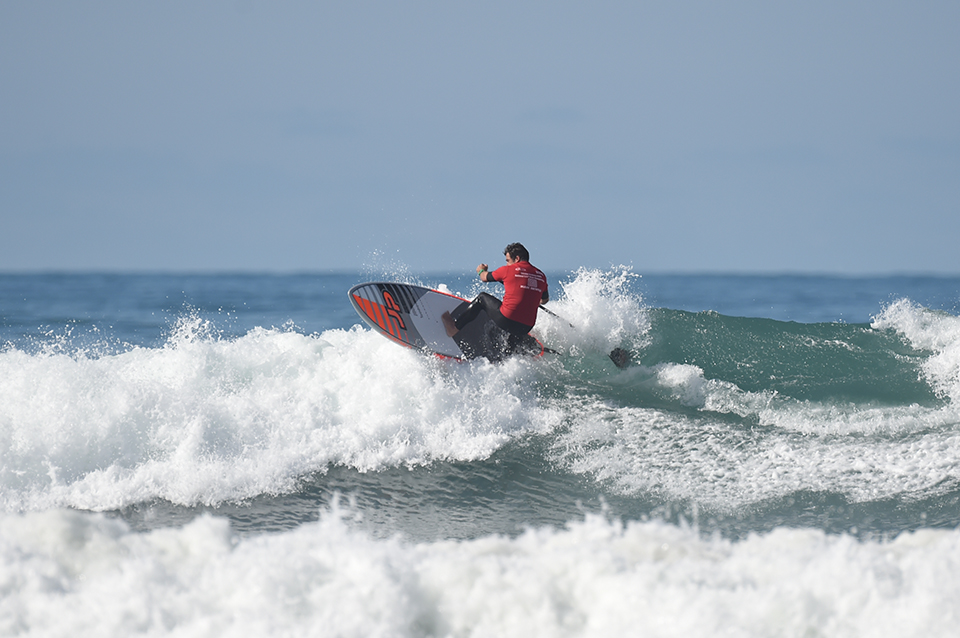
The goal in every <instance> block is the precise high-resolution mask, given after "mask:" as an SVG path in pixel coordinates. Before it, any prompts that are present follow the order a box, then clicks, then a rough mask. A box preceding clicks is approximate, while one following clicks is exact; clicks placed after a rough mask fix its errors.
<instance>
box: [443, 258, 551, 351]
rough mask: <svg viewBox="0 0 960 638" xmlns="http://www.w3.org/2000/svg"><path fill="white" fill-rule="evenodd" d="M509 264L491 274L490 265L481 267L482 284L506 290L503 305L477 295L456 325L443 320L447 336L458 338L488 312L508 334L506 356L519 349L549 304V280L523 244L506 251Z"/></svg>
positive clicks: (493, 298) (447, 315)
mask: <svg viewBox="0 0 960 638" xmlns="http://www.w3.org/2000/svg"><path fill="white" fill-rule="evenodd" d="M503 254H504V257H505V258H506V262H507V264H506V265H505V266H501V267H500V268H497V269H496V270H494V271H493V272H490V271H489V270H488V268H487V265H486V264H480V265H479V266H477V275H478V276H479V277H480V280H481V281H485V282H493V281H499V282H500V283H502V284H503V286H504V293H503V301H502V302H501V301H500V300H499V299H497V298H496V297H494V296H493V295H490V294H487V293H485V292H482V293H480V294H479V295H477V298H476V299H474V300H473V302H471V303H470V305H469V306H468V307H467V309H466V310H465V311H464V312H463V313H462V314H461V315H460V316H459V317H457V319H456V320H455V321H454V320H453V318H452V317H451V316H450V315H449V313H445V314H444V316H443V323H444V326H445V327H446V331H447V334H448V335H449V336H450V337H454V336H455V335H456V334H457V332H459V331H460V330H461V329H463V327H464V326H465V325H467V324H468V323H470V322H471V321H473V320H474V319H476V317H477V315H478V314H480V311H481V310H485V311H486V312H487V315H488V316H489V317H490V319H491V320H493V322H494V323H495V324H496V325H497V326H498V327H499V328H500V329H502V330H503V331H504V332H505V333H506V336H507V338H506V344H505V347H504V354H510V353H511V352H513V351H515V350H516V349H517V346H519V345H520V343H521V342H522V340H523V338H524V337H525V336H526V335H527V333H529V332H530V330H532V329H533V326H534V324H536V322H537V310H539V308H540V304H542V303H547V302H548V301H549V300H550V295H549V293H548V291H547V277H546V275H544V274H543V273H542V272H541V271H540V270H539V269H538V268H536V267H534V266H533V265H532V264H531V263H530V253H529V252H527V249H526V248H524V246H523V244H519V243H514V244H510V245H508V246H507V247H506V248H505V249H504V250H503Z"/></svg>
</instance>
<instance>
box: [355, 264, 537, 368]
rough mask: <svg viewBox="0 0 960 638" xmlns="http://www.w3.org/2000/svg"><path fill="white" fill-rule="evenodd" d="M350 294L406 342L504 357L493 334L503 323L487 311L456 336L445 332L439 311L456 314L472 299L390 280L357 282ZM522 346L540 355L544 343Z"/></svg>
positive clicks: (369, 317)
mask: <svg viewBox="0 0 960 638" xmlns="http://www.w3.org/2000/svg"><path fill="white" fill-rule="evenodd" d="M347 295H348V296H349V298H350V303H352V304H353V307H354V309H355V310H356V311H357V313H358V314H359V315H360V317H361V318H362V319H363V320H364V321H365V322H366V323H367V325H368V326H370V327H371V328H372V329H373V330H374V331H376V332H379V333H380V334H382V335H383V336H385V337H386V338H388V339H390V340H391V341H394V342H395V343H398V344H400V345H402V346H405V347H408V348H413V349H416V350H423V351H426V352H430V353H433V354H436V355H439V356H442V357H451V358H454V359H472V358H475V357H477V356H485V357H487V358H488V359H491V360H499V359H500V358H502V355H498V354H497V353H496V352H495V349H494V348H493V347H492V346H491V338H490V335H491V332H492V331H495V330H499V328H496V326H494V325H493V322H492V321H491V320H490V318H489V317H488V316H487V314H486V313H485V312H481V313H480V315H479V316H478V317H477V319H475V320H473V321H471V322H470V323H469V324H467V325H466V326H464V327H463V328H462V329H461V330H460V332H459V333H458V334H457V336H456V338H453V337H449V336H447V332H446V329H445V328H444V325H443V320H442V318H441V317H442V316H443V314H444V313H445V312H449V313H450V315H451V317H453V318H454V319H456V318H457V317H458V316H459V315H460V313H462V312H463V311H464V310H465V309H466V307H467V306H468V305H469V304H470V302H469V301H468V300H466V299H464V298H462V297H458V296H456V295H453V294H450V293H447V292H441V291H439V290H432V289H430V288H424V287H423V286H416V285H413V284H401V283H391V282H369V283H363V284H358V285H356V286H354V287H353V288H351V289H350V291H349V292H348V293H347ZM524 352H525V353H526V354H532V355H537V356H539V355H541V354H543V346H542V345H541V344H540V342H538V341H537V340H536V339H534V338H533V337H528V339H527V342H526V343H525V347H524Z"/></svg>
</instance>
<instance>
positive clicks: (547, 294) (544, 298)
mask: <svg viewBox="0 0 960 638" xmlns="http://www.w3.org/2000/svg"><path fill="white" fill-rule="evenodd" d="M548 301H550V292H549V291H547V290H544V291H543V294H542V295H540V303H541V304H545V303H547V302H548Z"/></svg>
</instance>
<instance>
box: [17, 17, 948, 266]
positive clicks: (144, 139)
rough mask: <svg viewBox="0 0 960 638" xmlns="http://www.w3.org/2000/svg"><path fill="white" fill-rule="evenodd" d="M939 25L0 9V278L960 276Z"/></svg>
mask: <svg viewBox="0 0 960 638" xmlns="http://www.w3.org/2000/svg"><path fill="white" fill-rule="evenodd" d="M958 33H960V4H958V3H956V2H922V3H904V2H896V3H893V2H859V1H853V2H841V3H837V2H824V1H819V0H815V1H813V2H803V3H782V2H738V1H733V2H600V3H584V2H578V3H574V2H483V3H466V2H404V3H398V2H284V3H259V2H250V1H244V0H239V1H235V2H203V3H194V2H163V3H129V2H92V3H27V2H23V3H16V2H6V3H2V5H0V86H2V87H3V98H2V99H0V219H2V229H3V230H2V232H0V271H24V270H111V271H144V270H177V271H182V270H191V271H223V270H253V271H280V272H284V271H300V270H329V269H360V268H363V267H364V266H365V265H368V264H372V265H374V266H375V267H380V266H382V267H404V268H409V269H412V270H455V269H460V268H463V269H465V270H472V269H473V267H474V266H475V265H476V264H477V263H478V262H480V261H486V262H490V263H499V261H500V260H501V251H502V248H503V246H504V245H505V244H507V243H508V242H511V241H522V242H523V243H525V244H526V245H527V247H528V248H529V249H530V251H531V253H532V256H533V261H534V263H536V264H537V265H539V266H541V267H542V268H549V269H575V268H578V267H580V266H586V267H591V268H596V267H599V268H604V267H608V266H610V265H615V264H629V265H632V266H633V267H634V269H635V271H637V272H640V273H644V272H691V271H692V272H745V273H780V272H829V273H839V274H871V273H875V274H886V273H895V272H902V273H909V272H928V273H953V274H956V273H960V259H958V256H957V255H958V251H957V242H958V238H960V116H958V114H960V37H958V36H957V34H958Z"/></svg>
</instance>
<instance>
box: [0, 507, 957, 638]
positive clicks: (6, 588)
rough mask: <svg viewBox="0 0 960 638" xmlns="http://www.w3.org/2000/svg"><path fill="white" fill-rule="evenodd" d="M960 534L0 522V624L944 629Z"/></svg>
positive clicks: (643, 631) (635, 526)
mask: <svg viewBox="0 0 960 638" xmlns="http://www.w3.org/2000/svg"><path fill="white" fill-rule="evenodd" d="M957 600H960V531H957V530H952V531H933V530H921V531H918V532H914V533H905V534H901V535H900V536H898V537H897V538H896V539H894V540H888V541H857V540H856V539H854V538H852V537H849V536H845V535H841V536H828V535H825V534H824V533H822V532H820V531H817V530H809V529H778V530H775V531H773V532H771V533H768V534H763V535H753V536H750V537H748V538H746V539H744V540H742V541H738V542H731V541H728V540H724V539H721V538H717V537H715V538H702V537H700V536H699V535H698V534H697V533H696V532H695V531H693V530H691V529H688V528H683V527H676V526H672V525H667V524H664V523H659V522H648V523H630V524H627V525H623V524H620V523H618V522H616V521H611V520H608V519H606V518H603V517H600V516H589V517H587V518H586V519H585V520H584V521H581V522H574V523H570V524H568V525H567V526H566V527H565V528H564V529H552V528H539V529H530V530H528V531H527V532H526V533H524V534H523V535H521V536H519V537H517V538H505V537H499V536H489V537H484V538H480V539H476V540H472V541H465V542H452V541H442V542H434V543H423V544H411V543H409V542H405V541H403V540H402V539H400V538H393V539H388V540H373V539H371V538H370V537H368V536H367V535H365V534H364V533H363V532H362V531H358V530H357V529H356V528H354V527H351V525H349V524H348V521H346V520H344V516H343V515H342V514H340V513H338V512H336V511H334V512H328V513H326V514H324V515H323V516H322V517H321V520H320V521H319V522H317V523H312V524H307V525H303V526H302V527H300V528H298V529H296V530H293V531H289V532H285V533H282V534H273V535H261V536H257V537H250V538H238V537H236V536H234V535H233V534H232V533H231V530H230V528H229V525H228V523H227V522H226V521H224V520H222V519H217V518H212V517H209V516H204V517H201V518H199V519H196V520H195V521H194V522H192V523H190V524H189V525H187V526H186V527H184V528H182V529H160V530H155V531H152V532H149V533H133V532H131V531H130V530H129V529H128V528H127V527H126V526H125V525H124V524H123V523H121V522H118V521H114V520H109V519H106V518H104V517H103V516H101V515H94V514H83V513H78V512H71V511H48V512H43V513H30V514H26V515H6V516H2V517H0V634H2V635H20V634H23V635H43V636H77V635H81V636H93V635H96V636H100V637H105V638H106V637H110V636H130V635H141V634H143V635H151V636H167V635H177V636H183V635H191V636H193V635H204V636H214V635H215V636H295V635H296V636H308V635H324V636H503V637H504V638H509V637H511V636H524V637H528V636H602V637H607V636H630V635H633V636H648V635H650V636H718V635H731V636H808V635H817V636H871V637H874V638H883V637H885V636H895V637H897V638H901V637H902V636H924V637H939V636H953V635H955V634H956V628H957V626H958V620H960V618H958V616H957V607H956V601H957Z"/></svg>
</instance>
